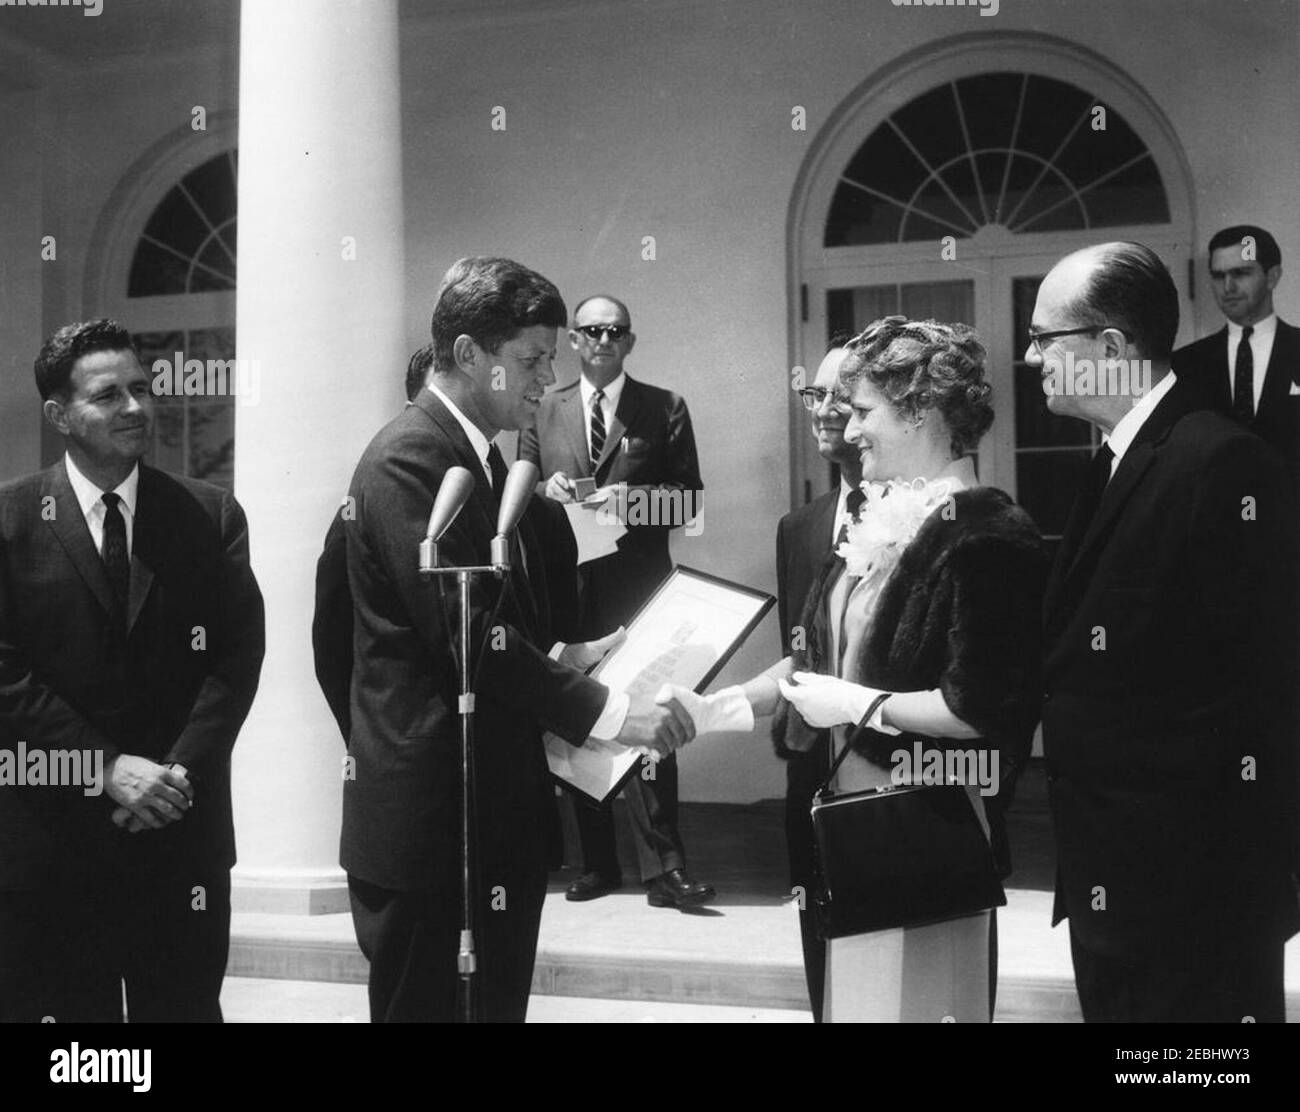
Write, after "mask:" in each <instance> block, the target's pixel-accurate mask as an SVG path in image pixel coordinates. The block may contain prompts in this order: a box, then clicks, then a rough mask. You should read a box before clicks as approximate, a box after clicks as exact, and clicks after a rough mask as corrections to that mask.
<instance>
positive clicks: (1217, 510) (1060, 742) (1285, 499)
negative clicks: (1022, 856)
mask: <svg viewBox="0 0 1300 1112" xmlns="http://www.w3.org/2000/svg"><path fill="white" fill-rule="evenodd" d="M1177 328H1178V297H1177V293H1176V291H1175V289H1174V284H1173V281H1172V279H1171V278H1170V276H1169V273H1168V271H1167V270H1166V269H1165V267H1164V265H1163V264H1162V263H1161V261H1160V260H1159V258H1157V257H1156V255H1155V254H1154V253H1153V252H1151V251H1150V250H1149V249H1148V248H1146V247H1143V246H1141V245H1140V244H1135V243H1108V244H1103V245H1101V246H1098V247H1093V248H1088V249H1085V250H1083V251H1079V252H1076V253H1074V254H1072V255H1069V256H1067V257H1066V258H1065V259H1063V260H1062V261H1061V262H1060V263H1058V264H1057V265H1056V266H1055V267H1054V268H1053V269H1052V271H1051V272H1050V273H1049V274H1048V275H1047V277H1046V278H1045V279H1044V280H1043V283H1042V286H1041V287H1040V288H1039V292H1038V300H1037V303H1036V305H1035V307H1034V314H1033V325H1032V328H1031V333H1030V336H1031V343H1030V346H1029V349H1028V351H1027V352H1026V360H1027V362H1028V363H1029V365H1030V366H1032V367H1035V368H1037V369H1039V371H1040V373H1041V374H1042V375H1043V385H1044V391H1045V393H1046V394H1047V405H1048V408H1049V409H1050V410H1051V411H1052V412H1053V413H1055V414H1060V415H1064V416H1071V417H1076V418H1079V419H1080V420H1085V421H1088V422H1090V423H1091V424H1093V425H1095V426H1097V428H1098V429H1099V430H1100V431H1101V432H1102V433H1104V434H1105V435H1106V436H1107V437H1108V440H1107V443H1106V445H1104V446H1103V447H1102V448H1101V450H1100V451H1099V452H1098V453H1097V456H1096V458H1095V459H1094V461H1093V464H1092V468H1091V471H1090V474H1089V478H1088V481H1087V483H1086V485H1085V487H1084V490H1083V491H1082V492H1081V493H1080V495H1079V498H1078V500H1077V501H1076V503H1075V506H1074V509H1073V510H1072V512H1071V517H1070V520H1069V521H1068V522H1067V524H1066V529H1065V535H1064V537H1063V538H1062V542H1061V548H1060V551H1059V553H1058V556H1057V562H1056V566H1055V568H1054V569H1053V573H1052V577H1051V581H1050V583H1049V585H1048V589H1047V596H1046V601H1045V620H1046V660H1045V666H1044V683H1045V688H1046V691H1045V696H1044V702H1043V743H1044V749H1045V755H1046V758H1047V765H1048V784H1049V793H1050V799H1051V806H1052V814H1053V819H1054V822H1055V826H1056V837H1057V851H1058V871H1057V892H1056V908H1055V912H1054V920H1053V921H1054V922H1059V921H1060V920H1061V919H1062V918H1065V917H1068V918H1069V921H1070V942H1071V949H1072V952H1073V957H1074V968H1075V979H1076V983H1077V986H1078V991H1079V1000H1080V1003H1081V1005H1082V1007H1083V1015H1084V1019H1085V1020H1087V1021H1121V1020H1133V1021H1146V1020H1156V1021H1164V1020H1182V1021H1188V1020H1192V1021H1220V1022H1234V1023H1239V1022H1242V1021H1243V1019H1244V1018H1245V1017H1246V1016H1250V1017H1252V1018H1253V1019H1254V1020H1257V1021H1265V1020H1276V1021H1280V1020H1282V1018H1283V994H1282V948H1283V944H1284V942H1285V940H1286V939H1287V938H1288V937H1290V936H1291V935H1292V934H1294V933H1295V931H1296V930H1297V927H1298V926H1300V917H1298V916H1297V909H1296V899H1295V895H1294V893H1293V892H1292V890H1291V886H1290V883H1289V879H1288V875H1287V873H1288V850H1289V848H1290V847H1291V846H1292V845H1293V835H1294V822H1295V787H1296V780H1295V737H1296V730H1295V675H1296V672H1295V661H1296V629H1295V616H1296V582H1295V570H1296V565H1297V546H1296V537H1295V532H1294V515H1295V510H1294V503H1293V501H1292V499H1291V494H1290V490H1289V485H1290V484H1289V482H1288V480H1287V477H1286V473H1285V469H1284V467H1283V465H1282V463H1281V461H1280V460H1278V459H1277V457H1276V455H1275V453H1273V452H1272V451H1271V450H1270V449H1269V448H1268V447H1267V446H1266V445H1265V444H1264V443H1263V442H1262V441H1260V440H1259V439H1258V438H1257V437H1255V436H1253V435H1252V434H1250V433H1249V432H1246V431H1245V430H1244V429H1242V428H1240V427H1239V426H1238V425H1237V424H1235V423H1234V422H1232V421H1231V420H1229V419H1228V418H1226V417H1224V416H1223V415H1221V414H1218V413H1214V412H1212V411H1210V410H1207V409H1204V408H1200V399H1199V398H1198V397H1197V395H1196V392H1195V391H1192V390H1189V389H1188V388H1187V387H1186V385H1185V384H1183V383H1181V382H1179V381H1177V380H1176V379H1175V377H1174V376H1173V375H1171V374H1169V360H1170V354H1171V349H1172V347H1173V338H1174V334H1175V332H1176V331H1177ZM1084 361H1088V362H1089V363H1090V364H1091V365H1092V366H1093V367H1096V368H1102V367H1107V366H1108V364H1107V363H1106V361H1111V363H1110V364H1109V366H1110V367H1114V368H1116V369H1119V370H1121V371H1122V370H1124V369H1125V368H1127V370H1128V373H1127V374H1113V375H1112V374H1102V373H1098V374H1097V375H1096V376H1095V377H1094V378H1093V379H1092V382H1093V384H1094V385H1093V387H1091V388H1089V389H1088V390H1083V389H1081V388H1079V389H1076V388H1075V382H1076V380H1074V377H1073V372H1077V373H1078V376H1079V377H1078V380H1077V381H1084V371H1085V369H1086V368H1085V366H1084ZM1071 367H1073V372H1072V371H1071ZM1134 372H1136V374H1135V373H1134ZM1144 380H1147V381H1150V382H1151V383H1153V384H1154V385H1153V387H1152V388H1151V389H1149V390H1148V391H1147V392H1145V393H1141V395H1140V396H1137V395H1136V394H1135V393H1134V392H1133V390H1132V385H1133V383H1135V382H1136V383H1142V382H1144ZM1103 382H1109V383H1111V384H1114V388H1113V392H1109V393H1108V392H1107V390H1111V389H1112V387H1111V386H1110V385H1107V386H1105V387H1103V386H1101V385H1099V384H1100V383H1103ZM1125 382H1127V383H1128V384H1129V388H1128V390H1127V391H1126V390H1125V389H1124V387H1123V384H1124V383H1125ZM1139 389H1140V387H1139Z"/></svg>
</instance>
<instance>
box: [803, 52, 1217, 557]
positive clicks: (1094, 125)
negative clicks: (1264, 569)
mask: <svg viewBox="0 0 1300 1112" xmlns="http://www.w3.org/2000/svg"><path fill="white" fill-rule="evenodd" d="M1191 198H1192V190H1191V185H1190V176H1189V175H1188V173H1187V164H1186V159H1185V158H1184V157H1183V154H1182V149H1181V145H1180V144H1179V142H1178V140H1177V137H1176V136H1175V134H1174V133H1173V131H1172V129H1171V128H1170V126H1169V124H1168V122H1167V120H1166V119H1165V117H1164V115H1163V113H1161V112H1160V110H1159V108H1158V107H1157V106H1156V105H1155V103H1154V102H1153V101H1152V100H1151V99H1150V97H1148V96H1147V94H1146V93H1145V92H1144V91H1143V90H1142V89H1141V88H1140V87H1139V86H1138V85H1137V84H1136V83H1135V82H1134V81H1133V80H1132V79H1131V78H1129V77H1128V76H1127V75H1126V74H1124V73H1123V72H1122V71H1120V70H1118V69H1116V68H1115V67H1113V66H1112V65H1110V63H1108V62H1106V61H1105V60H1103V59H1100V58H1097V57H1094V56H1091V55H1088V54H1086V53H1085V52H1083V51H1081V50H1079V48H1077V47H1076V46H1074V45H1073V44H1070V43H1066V42H1062V41H1060V40H1055V39H1051V38H1048V37H1047V36H1041V35H1030V34H1010V35H999V36H996V37H989V36H981V37H979V38H978V39H974V38H972V39H965V40H952V41H950V42H948V43H945V44H941V45H940V46H937V47H933V48H925V49H923V50H921V51H918V52H916V53H914V54H911V55H908V56H905V57H903V58H901V59H897V60H896V61H895V62H893V63H891V64H890V65H889V66H886V67H885V68H884V69H883V70H882V71H881V72H880V73H878V74H876V75H875V76H874V77H872V78H870V79H869V80H868V81H866V82H865V83H864V84H863V85H862V86H861V87H860V88H859V89H858V90H857V91H856V92H855V93H854V94H853V95H851V96H850V97H849V98H848V99H847V100H846V101H845V102H844V103H843V104H842V105H841V106H840V107H839V108H838V109H837V110H836V111H835V113H833V115H832V117H831V118H830V120H829V121H828V122H827V124H826V125H825V126H824V127H823V129H822V131H821V132H820V133H819V134H818V136H817V137H816V139H815V141H814V144H813V146H812V148H811V149H810V151H809V154H808V156H807V158H806V159H805V162H804V166H803V168H802V170H801V172H800V178H799V182H798V183H797V185H796V188H795V192H794V196H793V198H792V200H791V218H790V225H789V232H790V252H791V256H790V257H791V278H792V289H791V301H790V304H791V313H792V327H791V356H792V358H791V365H792V366H794V365H800V366H804V367H815V366H816V365H817V363H818V361H819V360H820V358H821V356H822V354H823V353H824V352H825V350H826V346H827V341H828V339H829V338H830V337H831V336H835V335H840V334H849V335H852V334H853V333H854V332H857V331H859V330H860V329H861V328H863V327H864V326H865V325H866V324H868V323H870V322H871V321H872V320H875V319H877V318H878V317H881V316H885V315H888V314H891V313H903V314H905V315H907V316H912V317H934V318H936V319H939V320H946V321H961V322H963V323H966V324H970V325H973V326H974V327H975V328H976V329H977V330H978V331H979V334H980V338H981V340H982V341H983V343H984V346H985V349H986V350H987V352H988V361H987V371H988V377H989V380H990V382H991V383H992V386H993V402H994V408H995V411H996V418H995V421H994V425H993V428H992V429H991V430H990V431H989V433H988V435H986V436H985V438H984V440H983V442H982V443H981V445H980V447H979V450H978V453H977V466H978V468H979V474H980V479H981V481H982V482H985V483H989V484H991V485H995V486H999V487H1002V488H1003V489H1005V490H1007V491H1008V492H1009V493H1010V494H1012V496H1013V497H1015V498H1017V499H1018V500H1019V501H1020V502H1021V504H1022V505H1024V506H1025V508H1026V509H1027V510H1029V512H1030V514H1031V515H1033V517H1034V518H1035V520H1036V521H1037V523H1038V525H1039V527H1040V528H1041V529H1042V530H1043V532H1044V533H1045V534H1046V535H1047V537H1048V538H1049V540H1050V539H1054V538H1055V537H1057V536H1059V534H1060V532H1061V530H1062V528H1063V526H1064V522H1065V517H1066V515H1067V513H1068V509H1069V506H1070V503H1071V500H1072V498H1073V495H1074V492H1075V491H1076V490H1077V489H1078V485H1079V482H1080V481H1081V478H1082V474H1083V472H1084V470H1085V468H1086V466H1087V462H1088V459H1089V457H1090V455H1091V451H1092V448H1093V446H1094V445H1095V443H1096V439H1097V438H1096V435H1095V433H1094V432H1093V430H1092V429H1091V427H1090V426H1088V425H1086V424H1084V423H1082V422H1079V421H1073V420H1069V419H1067V418H1062V417H1057V416H1055V415H1053V414H1050V413H1048V412H1047V410H1046V407H1045V405H1044V399H1043V394H1042V388H1041V385H1040V382H1039V378H1038V376H1037V375H1036V374H1034V373H1033V372H1032V371H1031V370H1030V369H1029V368H1028V367H1027V366H1026V364H1025V363H1024V354H1025V347H1026V339H1027V338H1026V330H1027V329H1028V326H1029V323H1030V316H1031V314H1032V312H1033V306H1034V300H1035V298H1036V296H1037V290H1038V285H1039V282H1040V281H1041V280H1042V277H1043V275H1044V274H1046V273H1047V271H1048V270H1049V269H1050V268H1051V266H1052V265H1053V264H1054V263H1055V262H1056V261H1057V260H1058V259H1059V258H1060V257H1061V256H1063V255H1065V254H1067V253H1069V252H1070V251H1072V250H1076V249H1078V248H1080V247H1084V246H1087V245H1089V244H1093V243H1098V242H1102V241H1104V240H1111V239H1136V240H1140V241H1142V242H1144V243H1146V244H1148V245H1149V246H1150V247H1152V248H1153V249H1154V250H1156V251H1157V252H1158V253H1159V254H1160V255H1161V256H1162V257H1163V258H1164V260H1165V262H1166V263H1167V264H1168V265H1169V267H1170V269H1171V271H1172V273H1173V274H1174V276H1175V278H1176V280H1178V281H1180V282H1181V281H1182V278H1183V275H1185V273H1186V263H1187V261H1188V259H1189V257H1190V251H1191V247H1190V245H1191V244H1192V243H1193V242H1194V238H1195V237H1194V227H1193V219H1192V201H1191ZM1184 292H1185V291H1184ZM1188 304H1189V303H1187V302H1185V303H1184V305H1183V310H1184V318H1190V316H1191V314H1190V312H1188ZM790 428H791V433H790V435H791V480H792V501H793V502H794V503H795V504H796V505H797V504H800V503H802V502H804V501H806V500H808V499H809V498H811V497H813V496H814V495H815V494H817V493H818V492H819V491H822V490H825V489H827V487H828V485H829V483H831V482H833V481H836V480H835V478H834V476H833V474H831V473H830V472H829V469H828V468H827V466H826V464H825V463H824V462H823V461H822V460H821V459H820V458H819V457H818V455H817V452H816V446H815V444H814V442H813V439H812V437H811V435H810V434H809V431H808V426H807V415H806V413H805V412H804V411H803V409H802V407H801V406H798V405H796V404H794V403H793V400H792V405H791V426H790Z"/></svg>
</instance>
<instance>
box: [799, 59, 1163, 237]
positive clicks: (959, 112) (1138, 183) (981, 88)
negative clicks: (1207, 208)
mask: <svg viewBox="0 0 1300 1112" xmlns="http://www.w3.org/2000/svg"><path fill="white" fill-rule="evenodd" d="M1168 222H1169V204H1168V201H1167V199H1166V196H1165V188H1164V184H1163V183H1162V182H1161V179H1160V171H1159V169H1158V168H1157V166H1156V163H1155V160H1154V159H1153V158H1152V155H1151V152H1150V151H1149V150H1148V149H1147V147H1146V145H1145V144H1144V143H1143V142H1142V140H1141V138H1139V136H1138V135H1137V133H1136V132H1135V131H1134V130H1133V128H1131V127H1130V126H1129V124H1128V123H1127V122H1126V121H1125V120H1124V118H1123V117H1122V116H1121V115H1120V114H1119V112H1118V111H1116V110H1115V109H1114V108H1113V107H1111V106H1109V105H1106V104H1104V103H1101V102H1099V101H1098V100H1097V99H1095V98H1094V97H1093V96H1092V95H1090V94H1089V93H1086V92H1084V91H1083V90H1082V89H1080V88H1078V87H1076V86H1074V85H1071V84H1069V83H1067V82H1065V81H1058V80H1055V79H1054V78H1050V77H1044V76H1042V75H1039V74H1031V73H984V74H978V75H974V76H968V77H961V78H958V79H956V80H953V81H949V82H947V83H945V84H942V85H939V86H937V87H936V88H933V89H931V90H930V91H929V92H926V93H924V94H922V95H921V96H918V97H916V98H915V99H913V100H911V101H909V102H908V103H907V104H906V105H904V106H903V107H902V108H900V109H898V110H897V111H895V112H894V113H893V114H892V115H890V116H889V117H888V118H887V119H886V120H885V121H884V122H883V123H882V124H880V126H878V127H877V128H875V130H873V131H872V133H871V134H870V135H869V136H868V137H867V140H866V142H864V143H863V144H862V145H861V146H860V147H859V148H858V150H857V152H856V154H854V156H853V157H852V159H851V160H850V161H849V163H848V165H847V166H845V168H844V170H843V173H842V175H841V177H840V180H839V183H838V185H837V188H836V189H835V193H834V196H833V199H832V202H831V207H830V212H829V214H828V217H827V220H826V225H825V238H824V240H823V246H825V247H850V246H857V245H867V244H888V243H908V242H914V241H917V240H933V239H940V238H942V237H943V236H953V237H954V238H957V239H962V238H967V237H970V236H973V235H974V234H975V233H976V232H977V231H978V230H979V229H981V228H984V227H989V226H998V227H1002V228H1006V229H1007V230H1009V231H1011V232H1013V233H1017V234H1019V233H1027V232H1028V233H1032V232H1066V231H1076V230H1084V229H1091V228H1106V227H1119V226H1130V225H1135V224H1165V223H1168Z"/></svg>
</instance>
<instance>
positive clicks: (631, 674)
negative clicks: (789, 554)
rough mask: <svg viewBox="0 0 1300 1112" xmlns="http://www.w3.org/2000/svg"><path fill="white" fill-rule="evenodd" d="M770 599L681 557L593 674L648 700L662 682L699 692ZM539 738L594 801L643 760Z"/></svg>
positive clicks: (594, 743)
mask: <svg viewBox="0 0 1300 1112" xmlns="http://www.w3.org/2000/svg"><path fill="white" fill-rule="evenodd" d="M775 601H776V600H775V599H774V598H773V597H772V596H771V595H769V594H765V593H764V592H762V591H756V590H754V589H753V588H751V587H745V586H742V585H741V584H739V583H733V582H731V581H729V580H726V579H722V578H720V577H719V576H716V575H710V574H709V573H708V572H703V571H699V570H697V569H696V568H689V567H685V566H683V565H680V564H679V565H678V566H677V567H675V568H673V570H672V572H671V573H670V574H669V575H668V577H667V578H666V579H665V580H664V581H663V582H662V583H661V584H660V585H659V586H658V587H657V588H656V589H655V592H654V594H652V595H651V596H650V598H649V599H647V600H646V602H645V604H644V605H643V606H642V607H641V609H640V610H638V611H637V612H636V615H635V616H634V617H633V618H632V620H631V621H630V622H629V623H628V625H627V639H626V640H625V641H624V642H623V643H622V644H621V645H619V646H618V648H616V649H615V650H614V651H613V652H611V653H610V654H609V655H608V656H607V657H605V659H604V660H602V661H601V662H600V663H599V664H597V665H596V666H595V668H593V669H592V672H591V675H592V676H593V677H594V678H596V679H598V680H600V681H601V682H602V683H605V684H607V685H608V686H609V687H610V688H611V689H612V690H614V691H622V692H625V693H627V694H628V695H630V696H632V697H633V698H634V699H639V700H645V701H647V702H649V701H651V700H653V699H654V697H655V695H656V694H657V692H658V691H659V689H660V688H661V687H662V686H663V685H664V684H666V683H674V684H678V685H679V686H681V687H689V688H691V689H692V690H693V691H696V692H700V693H703V691H704V690H705V689H706V688H707V687H708V686H709V684H710V683H712V682H713V680H714V679H715V678H716V677H717V675H718V673H719V672H721V671H722V669H723V668H724V667H725V666H726V663H727V661H728V660H730V659H731V657H732V656H733V655H734V653H735V651H736V650H737V649H738V648H739V647H740V646H741V645H742V644H743V643H744V641H745V639H746V638H748V637H749V635H750V634H751V633H752V632H753V631H754V629H755V627H757V625H758V623H759V622H761V621H762V620H763V618H764V616H765V615H766V614H767V612H768V611H769V610H770V609H771V608H772V605H773V603H774V602H775ZM544 740H545V745H546V760H547V764H548V765H549V767H550V770H551V773H552V775H553V776H554V777H555V778H556V780H558V781H559V782H560V784H561V785H563V786H564V787H566V788H568V789H570V790H573V791H578V792H581V793H582V794H584V795H586V796H589V797H590V798H592V799H595V800H597V801H603V800H605V799H608V798H610V797H611V796H612V795H614V794H615V793H616V792H618V790H619V789H620V788H622V786H623V784H624V783H625V782H626V781H627V780H628V778H629V777H630V776H632V775H633V773H634V772H635V771H636V768H637V766H638V765H639V764H640V763H641V759H642V758H641V756H640V755H639V754H637V753H635V752H633V751H632V750H629V749H626V748H624V747H623V746H621V745H618V744H617V743H613V742H602V741H599V740H597V739H595V738H588V739H587V741H586V743H585V744H583V745H581V746H575V745H570V744H569V743H568V742H567V741H565V740H564V739H563V738H561V737H559V736H557V735H555V734H549V733H548V734H547V735H546V736H545V739H544Z"/></svg>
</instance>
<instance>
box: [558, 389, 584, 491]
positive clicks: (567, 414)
mask: <svg viewBox="0 0 1300 1112" xmlns="http://www.w3.org/2000/svg"><path fill="white" fill-rule="evenodd" d="M559 409H560V413H559V418H560V425H561V427H562V428H563V429H564V434H565V436H566V437H567V438H568V440H569V446H570V447H571V448H572V450H573V459H574V463H575V464H576V466H575V468H574V477H575V478H579V479H586V478H590V476H591V445H590V444H589V443H588V441H587V414H586V412H585V411H584V409H583V405H582V390H581V388H580V387H579V386H578V384H577V383H574V384H573V387H572V388H571V389H567V390H565V391H563V392H562V393H561V394H560V401H559Z"/></svg>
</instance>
